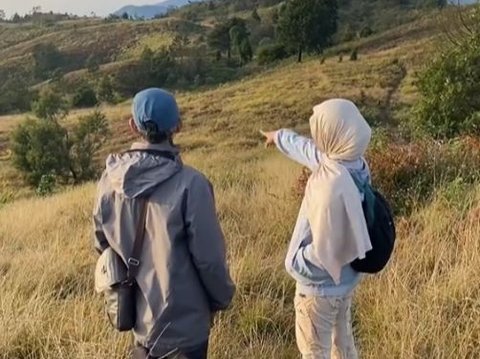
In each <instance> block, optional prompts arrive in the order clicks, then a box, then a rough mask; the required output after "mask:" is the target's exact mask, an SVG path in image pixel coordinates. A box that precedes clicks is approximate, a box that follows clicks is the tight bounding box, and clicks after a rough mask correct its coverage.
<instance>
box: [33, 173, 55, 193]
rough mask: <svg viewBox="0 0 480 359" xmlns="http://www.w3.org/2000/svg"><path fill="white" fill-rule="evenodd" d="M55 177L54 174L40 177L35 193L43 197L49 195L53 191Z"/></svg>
mask: <svg viewBox="0 0 480 359" xmlns="http://www.w3.org/2000/svg"><path fill="white" fill-rule="evenodd" d="M55 185H56V179H55V175H53V174H47V175H43V176H42V178H40V183H39V184H38V187H37V195H39V196H42V197H45V196H48V195H51V194H52V193H53V192H54V191H55Z"/></svg>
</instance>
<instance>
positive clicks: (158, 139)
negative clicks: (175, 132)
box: [140, 121, 172, 144]
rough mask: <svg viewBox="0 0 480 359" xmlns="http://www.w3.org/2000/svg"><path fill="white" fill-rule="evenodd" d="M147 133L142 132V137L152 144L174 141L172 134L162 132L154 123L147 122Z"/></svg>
mask: <svg viewBox="0 0 480 359" xmlns="http://www.w3.org/2000/svg"><path fill="white" fill-rule="evenodd" d="M144 126H145V131H140V133H141V134H142V137H143V138H144V139H145V140H146V141H147V142H148V143H151V144H159V143H162V142H165V141H171V140H172V132H170V131H160V130H159V129H158V126H157V124H156V123H154V122H152V121H148V122H145V124H144Z"/></svg>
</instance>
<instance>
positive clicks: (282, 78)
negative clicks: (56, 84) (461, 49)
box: [0, 27, 480, 359]
mask: <svg viewBox="0 0 480 359" xmlns="http://www.w3.org/2000/svg"><path fill="white" fill-rule="evenodd" d="M402 33H403V34H404V35H405V36H398V35H399V34H402ZM394 35H397V36H394ZM364 46H365V48H364V50H362V51H360V58H359V60H358V61H356V62H353V61H347V60H345V61H343V62H338V58H337V56H333V57H330V58H328V59H327V60H326V61H325V63H323V64H322V63H321V62H320V61H319V58H318V57H313V58H310V59H309V60H308V61H306V62H305V63H304V64H300V65H298V64H293V63H290V62H287V63H284V64H281V65H279V66H278V67H276V68H272V69H270V70H268V71H266V72H264V73H262V74H259V75H257V76H253V77H250V78H247V79H244V80H242V81H238V82H236V83H233V84H228V85H224V86H222V87H220V88H217V89H213V90H208V91H199V92H196V93H180V94H179V103H180V105H181V108H182V111H183V116H184V121H185V128H184V131H183V133H181V134H180V135H179V136H178V138H177V141H178V142H179V144H180V146H181V148H182V152H183V156H184V160H185V162H186V163H189V164H192V165H194V166H197V167H198V168H200V169H201V170H203V171H205V172H206V173H207V175H208V176H209V177H210V178H211V180H212V181H213V184H214V186H215V189H216V197H217V200H218V211H219V215H220V218H221V222H222V226H223V229H224V231H225V234H226V237H227V241H228V253H229V260H230V263H231V267H232V272H233V276H234V278H235V281H236V282H237V284H238V292H237V295H236V298H235V303H234V306H233V308H232V310H231V311H229V312H228V313H225V314H222V315H220V316H219V317H218V318H217V319H216V325H215V328H214V331H213V336H212V341H211V357H212V358H218V359H230V358H240V359H251V358H259V359H270V358H281V359H282V358H284V359H289V358H296V357H297V350H296V347H295V343H294V326H293V325H294V318H293V304H292V300H293V294H294V290H295V289H294V283H293V281H292V280H290V279H289V278H288V276H287V275H286V274H285V272H284V269H283V258H284V254H285V252H286V248H287V243H288V240H289V237H290V233H291V230H292V226H293V223H294V221H295V216H296V212H297V209H298V206H299V197H298V194H297V191H296V188H297V186H298V181H297V179H298V176H299V175H300V174H301V168H300V167H299V166H297V165H295V164H293V163H292V162H290V161H288V160H287V159H285V158H282V157H280V155H279V154H277V153H276V152H275V151H273V150H271V151H266V150H265V149H264V148H263V146H262V144H261V143H260V138H259V136H258V134H257V133H258V132H257V131H258V130H259V129H260V128H265V129H270V128H278V127H293V128H296V129H297V130H299V131H306V130H307V126H308V121H307V119H308V116H309V114H310V111H311V107H312V106H313V105H314V104H316V103H318V102H320V101H322V100H323V99H326V98H330V97H336V96H342V97H348V98H351V99H353V100H354V101H356V102H357V103H359V105H360V106H361V107H362V110H363V111H364V112H365V114H366V115H367V117H368V119H369V121H370V123H371V124H372V125H373V126H374V127H375V143H374V144H373V145H372V151H373V152H372V153H371V154H370V158H371V164H372V168H373V171H374V173H376V174H377V178H376V183H384V182H381V181H389V180H390V179H391V180H393V181H395V191H400V190H401V189H402V188H404V187H402V186H406V184H405V183H406V182H407V183H410V185H411V186H413V187H411V188H410V189H409V190H408V191H406V192H405V193H412V192H411V191H413V192H415V193H418V191H419V188H417V187H416V186H418V184H419V183H421V181H418V182H417V180H419V179H425V178H426V177H425V176H426V175H427V172H426V171H425V169H424V168H423V167H422V166H423V165H424V164H427V165H428V166H434V167H433V168H434V172H435V173H436V176H439V175H440V173H442V171H443V170H444V168H443V167H442V166H444V165H445V164H442V163H443V162H442V163H441V162H440V161H439V158H447V160H448V161H449V162H448V163H449V166H457V165H458V167H459V168H464V169H467V170H468V168H470V169H472V170H475V166H469V165H465V159H466V158H470V155H469V156H466V154H469V153H471V152H472V151H471V148H470V149H469V150H468V151H465V150H464V149H462V147H461V146H460V143H456V144H455V146H454V147H453V148H455V150H454V151H456V152H455V153H456V155H455V156H456V157H453V159H452V158H451V157H447V156H445V154H444V153H443V154H442V155H440V153H439V152H436V151H438V149H439V148H440V147H438V144H435V145H433V146H430V147H428V151H426V150H422V149H421V148H417V147H416V145H406V147H402V145H395V146H396V147H392V148H391V147H390V146H392V145H394V143H392V142H391V141H393V140H392V138H390V137H388V135H387V137H385V134H384V130H385V129H388V131H389V132H393V129H394V128H396V125H395V121H401V120H402V119H404V117H402V109H403V108H404V107H405V106H409V105H410V104H412V102H413V101H415V96H416V95H415V94H416V90H415V87H414V86H413V82H412V79H413V74H414V72H415V71H416V70H417V69H419V68H420V67H421V65H422V63H423V62H425V60H426V58H428V57H429V54H430V52H429V51H434V50H435V47H434V42H433V40H432V37H431V33H428V35H426V34H425V33H422V32H415V31H413V29H409V28H408V27H406V28H402V29H399V30H396V31H395V33H390V34H385V35H384V37H377V38H376V39H375V41H373V40H372V41H371V42H369V43H365V44H364ZM402 69H403V70H402ZM103 110H104V112H105V113H106V114H107V115H108V117H109V118H110V121H111V124H112V130H113V132H112V135H111V139H110V141H109V144H108V147H107V148H106V149H105V151H116V150H121V149H124V148H126V147H127V146H128V142H129V141H131V140H132V137H131V136H130V135H129V131H128V129H127V126H126V123H125V116H127V115H128V112H129V105H128V104H124V105H120V106H116V107H107V108H104V109H103ZM385 111H387V112H385ZM77 115H78V113H74V114H72V116H71V118H69V119H68V121H75V117H76V116H77ZM6 121H7V122H5V119H2V120H1V121H0V126H2V127H1V129H0V130H1V131H2V132H3V133H4V134H5V133H7V132H8V131H9V128H10V126H11V125H13V124H14V123H16V122H17V121H18V118H17V117H12V118H9V119H7V120H6ZM8 122H10V124H8V125H7V123H8ZM395 131H396V130H395ZM382 133H383V134H382ZM478 148H480V147H478V146H477V152H478ZM428 153H430V154H431V155H432V156H433V157H434V158H436V161H432V160H431V157H428V158H427V157H424V156H425V155H427V154H428ZM472 153H473V152H472ZM412 154H413V155H412ZM378 156H380V157H378ZM412 156H413V157H412ZM410 161H411V162H410ZM411 163H415V166H413V165H411ZM0 166H2V167H3V163H1V164H0ZM418 166H420V167H418ZM0 168H1V167H0ZM416 168H420V169H419V170H418V171H417V170H416ZM428 168H430V167H428ZM455 168H456V167H455ZM399 171H400V172H399ZM402 171H404V172H402ZM398 176H401V177H398ZM419 176H420V177H419ZM463 177H464V178H466V176H463ZM382 178H383V180H382ZM405 181H406V182H405ZM409 181H410V182H409ZM427 181H428V180H427ZM429 183H430V184H431V185H432V188H433V184H432V183H431V182H429ZM435 188H436V191H435V193H434V195H433V196H432V197H430V198H429V200H427V201H425V202H422V201H418V200H415V205H414V207H413V208H411V209H410V210H409V211H408V212H406V213H405V214H404V215H403V216H402V217H399V218H398V219H397V221H398V232H399V239H398V247H397V250H396V253H395V256H394V260H393V262H392V263H391V265H390V266H389V268H388V269H387V270H386V271H385V272H384V273H382V274H381V275H380V276H375V277H371V278H368V279H366V280H365V282H364V283H363V285H362V286H361V287H360V289H359V291H358V293H357V297H356V301H355V311H354V316H355V331H356V333H357V335H358V337H359V344H360V351H361V355H362V357H364V358H372V359H373V358H375V359H376V358H387V357H388V358H390V357H392V358H399V359H412V358H434V359H457V358H476V357H478V356H479V355H480V338H479V337H478V333H480V327H479V322H478V320H477V315H476V313H477V312H478V311H479V310H480V302H479V300H478V298H479V296H478V293H477V292H478V288H480V282H479V278H478V275H477V269H478V266H479V265H480V262H479V260H478V259H479V258H480V252H479V247H478V245H477V244H476V239H477V238H478V237H479V236H480V227H479V223H480V221H478V218H479V217H478V216H479V214H480V196H479V193H480V192H479V191H480V189H479V188H478V186H476V185H471V184H468V183H466V182H462V180H455V181H453V182H448V183H439V182H436V185H435ZM94 193H95V188H94V185H93V184H87V185H85V186H82V187H78V188H75V189H71V190H68V191H66V192H63V193H59V194H57V195H54V196H52V197H50V198H46V199H40V198H36V199H34V198H31V199H23V200H17V201H15V202H13V203H10V204H7V205H5V206H3V207H2V208H0V246H1V248H2V251H1V252H0V272H1V273H2V276H1V277H0V283H1V284H2V288H3V292H2V296H0V328H1V329H0V357H2V358H5V359H7V358H8V359H10V358H53V357H62V358H75V359H87V358H92V357H97V358H103V357H111V358H118V359H123V358H126V354H125V353H126V352H127V348H128V347H129V345H130V337H129V336H122V335H119V334H116V333H114V332H113V331H112V330H111V329H110V328H109V326H108V324H107V321H106V319H105V318H104V316H103V315H102V307H101V306H102V303H101V299H100V298H99V297H98V296H96V295H95V294H94V293H93V291H92V287H93V283H92V274H93V273H92V271H93V266H94V263H95V255H94V254H93V250H92V248H91V239H90V235H91V234H90V233H91V232H90V213H91V208H92V201H93V197H94ZM413 198H416V197H415V194H413ZM395 203H399V202H395ZM452 343H456V344H461V345H452ZM66 353H71V355H70V354H66Z"/></svg>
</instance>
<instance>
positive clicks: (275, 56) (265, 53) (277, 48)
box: [257, 44, 288, 65]
mask: <svg viewBox="0 0 480 359" xmlns="http://www.w3.org/2000/svg"><path fill="white" fill-rule="evenodd" d="M287 56H288V52H287V50H286V49H285V46H284V45H282V44H272V45H265V46H262V47H260V48H259V49H258V54H257V62H258V64H259V65H266V64H269V63H271V62H275V61H277V60H281V59H284V58H286V57H287Z"/></svg>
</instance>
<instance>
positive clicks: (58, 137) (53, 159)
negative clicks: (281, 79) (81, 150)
mask: <svg viewBox="0 0 480 359" xmlns="http://www.w3.org/2000/svg"><path fill="white" fill-rule="evenodd" d="M12 153H13V158H12V159H13V164H14V166H15V167H16V168H17V169H19V170H20V171H21V172H23V173H24V174H25V175H26V177H27V180H28V181H29V182H30V183H31V184H32V185H34V186H38V185H39V184H40V181H41V179H42V177H43V176H45V175H55V176H60V177H65V176H66V175H67V172H68V168H69V164H70V159H69V155H68V141H67V133H66V131H65V129H63V128H62V127H61V126H60V125H59V124H58V123H57V122H55V121H46V120H33V119H28V120H26V121H25V122H24V123H22V124H20V125H19V126H18V127H17V129H16V130H14V131H13V133H12Z"/></svg>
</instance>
